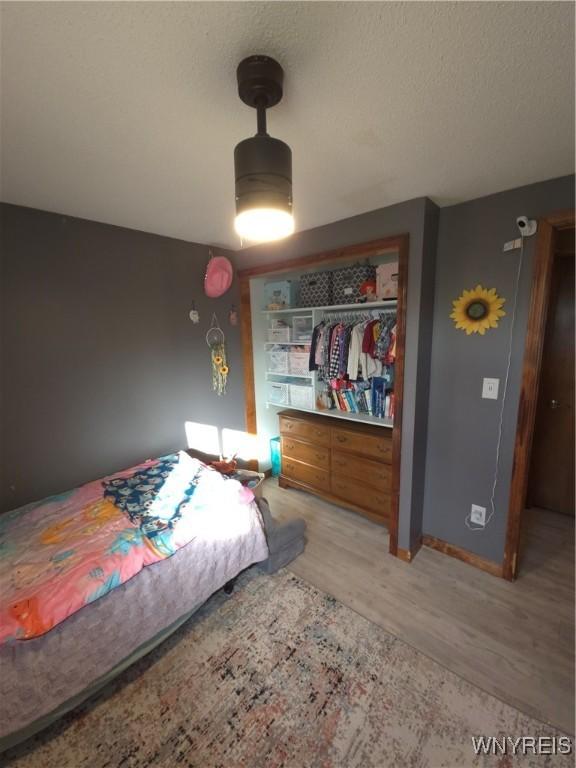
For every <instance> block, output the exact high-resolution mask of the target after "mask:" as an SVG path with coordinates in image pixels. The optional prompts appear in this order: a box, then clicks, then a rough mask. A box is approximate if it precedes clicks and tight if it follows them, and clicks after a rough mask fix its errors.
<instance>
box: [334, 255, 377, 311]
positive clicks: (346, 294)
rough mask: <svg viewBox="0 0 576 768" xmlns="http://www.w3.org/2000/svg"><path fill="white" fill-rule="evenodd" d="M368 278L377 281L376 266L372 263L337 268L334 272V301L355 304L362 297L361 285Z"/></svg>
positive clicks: (335, 302)
mask: <svg viewBox="0 0 576 768" xmlns="http://www.w3.org/2000/svg"><path fill="white" fill-rule="evenodd" d="M366 280H373V281H374V282H376V267H373V266H372V265H371V264H355V265H354V266H352V267H343V268H342V269H336V270H335V271H334V272H333V273H332V303H333V304H353V303H354V302H355V301H356V299H359V298H360V296H361V293H360V286H361V285H362V283H363V282H365V281H366Z"/></svg>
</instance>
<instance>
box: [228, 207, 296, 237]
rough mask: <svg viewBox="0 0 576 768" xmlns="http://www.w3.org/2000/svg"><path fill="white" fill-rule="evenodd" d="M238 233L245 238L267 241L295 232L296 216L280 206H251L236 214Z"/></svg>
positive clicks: (235, 226) (235, 223)
mask: <svg viewBox="0 0 576 768" xmlns="http://www.w3.org/2000/svg"><path fill="white" fill-rule="evenodd" d="M234 229H235V230H236V234H237V235H239V236H240V237H241V238H242V239H243V240H251V241H252V242H255V243H265V242H269V241H271V240H281V239H282V238H283V237H288V235H292V234H293V233H294V216H292V214H291V213H288V211H282V210H280V209H279V208H249V209H248V210H245V211H242V212H241V213H239V214H238V215H237V216H236V221H235V222H234Z"/></svg>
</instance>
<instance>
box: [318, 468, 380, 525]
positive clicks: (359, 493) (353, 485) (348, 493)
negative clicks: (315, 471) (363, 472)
mask: <svg viewBox="0 0 576 768" xmlns="http://www.w3.org/2000/svg"><path fill="white" fill-rule="evenodd" d="M332 493H333V495H334V496H338V497H339V498H341V499H344V500H345V501H350V502H352V504H356V505H357V506H358V507H360V508H361V509H367V510H370V512H372V513H373V514H376V515H378V516H379V517H382V519H384V520H387V519H388V518H389V517H390V494H389V493H385V492H384V491H378V490H376V489H373V488H369V487H368V486H367V485H366V484H365V483H359V482H357V481H355V480H347V479H346V478H345V477H342V476H341V475H340V474H336V473H334V475H333V476H332Z"/></svg>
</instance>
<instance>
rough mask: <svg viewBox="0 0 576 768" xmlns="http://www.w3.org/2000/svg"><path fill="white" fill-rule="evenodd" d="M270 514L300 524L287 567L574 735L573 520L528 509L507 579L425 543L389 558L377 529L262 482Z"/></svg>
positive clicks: (316, 500) (307, 497) (314, 499)
mask: <svg viewBox="0 0 576 768" xmlns="http://www.w3.org/2000/svg"><path fill="white" fill-rule="evenodd" d="M264 496H265V497H267V498H268V501H269V502H270V508H271V510H272V512H273V514H274V516H275V517H277V518H278V519H281V520H287V519H291V518H294V517H304V518H305V519H306V521H307V524H308V531H307V538H308V544H307V547H306V550H305V552H304V554H302V555H301V556H300V557H299V558H298V559H297V560H295V561H294V563H292V564H291V566H290V569H291V570H292V571H293V572H294V573H295V574H296V575H297V576H299V577H301V578H303V579H305V580H306V581H308V582H309V583H310V584H313V585H314V586H316V587H318V588H319V589H322V590H323V591H325V592H327V593H328V594H330V595H332V596H333V597H335V598H336V599H338V600H340V601H341V602H342V603H344V604H345V605H347V606H348V607H350V608H352V609H353V610H354V611H356V612H357V613H359V614H361V615H362V616H364V617H365V618H367V619H369V620H370V621H372V622H374V623H375V624H378V625H380V626H381V627H383V628H384V629H386V630H387V631H389V632H391V633H392V634H394V635H396V636H397V637H399V638H401V639H403V640H404V641H405V642H407V643H409V644H410V645H412V646H413V647H414V648H416V649H418V650H419V651H421V652H422V653H424V654H426V655H427V656H429V657H431V658H433V659H434V660H436V661H437V662H439V663H440V664H442V665H444V666H445V667H448V668H449V669H450V670H452V671H453V672H455V673H456V674H458V675H460V676H461V677H463V678H465V679H466V680H468V681H470V682H472V683H474V684H475V685H477V686H479V687H480V688H482V689H484V690H485V691H487V692H489V693H491V694H493V695H494V696H497V697H498V698H499V699H502V700H503V701H506V702H507V703H509V704H511V705H513V706H515V707H517V708H518V709H520V710H522V711H523V712H526V713H528V714H530V715H532V716H533V717H536V718H538V719H539V720H542V721H544V722H547V723H550V724H552V725H554V726H556V727H557V728H560V729H562V730H563V731H564V732H566V733H570V734H573V733H574V520H573V519H571V518H569V517H566V516H564V515H559V514H555V513H551V512H546V511H544V510H530V511H528V512H527V513H526V524H525V525H524V547H523V557H522V561H521V569H520V576H519V578H518V579H517V581H516V582H513V583H511V582H506V581H504V580H503V579H498V578H496V577H495V576H491V575H490V574H487V573H484V572H482V571H479V570H477V569H476V568H473V567H471V566H469V565H466V564H465V563H462V562H460V561H458V560H455V559H453V558H450V557H447V556H446V555H443V554H441V553H439V552H436V551H434V550H431V549H428V548H426V547H423V548H422V549H421V550H420V553H419V554H418V556H417V557H416V558H415V560H414V561H413V562H412V563H411V564H407V563H403V562H402V561H400V560H398V559H397V558H395V557H391V556H390V555H389V554H388V534H387V533H386V531H385V530H384V529H383V528H381V527H380V526H378V525H375V524H374V523H371V522H370V521H368V520H366V519H364V518H363V517H361V516H359V515H356V514H354V513H353V512H350V511H348V510H345V509H342V508H340V507H336V506H334V505H332V504H329V503H328V502H325V501H323V500H321V499H319V498H317V497H315V496H312V495H311V494H307V493H303V492H302V491H296V490H292V489H287V490H283V489H281V488H279V487H278V485H277V481H276V480H275V479H269V480H267V481H266V483H265V486H264Z"/></svg>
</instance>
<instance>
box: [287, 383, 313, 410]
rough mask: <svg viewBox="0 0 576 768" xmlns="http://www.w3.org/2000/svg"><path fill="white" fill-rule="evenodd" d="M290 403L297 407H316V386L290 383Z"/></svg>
mask: <svg viewBox="0 0 576 768" xmlns="http://www.w3.org/2000/svg"><path fill="white" fill-rule="evenodd" d="M289 387H290V405H293V406H294V407H295V408H314V387H301V386H300V385H299V384H290V385H289Z"/></svg>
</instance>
